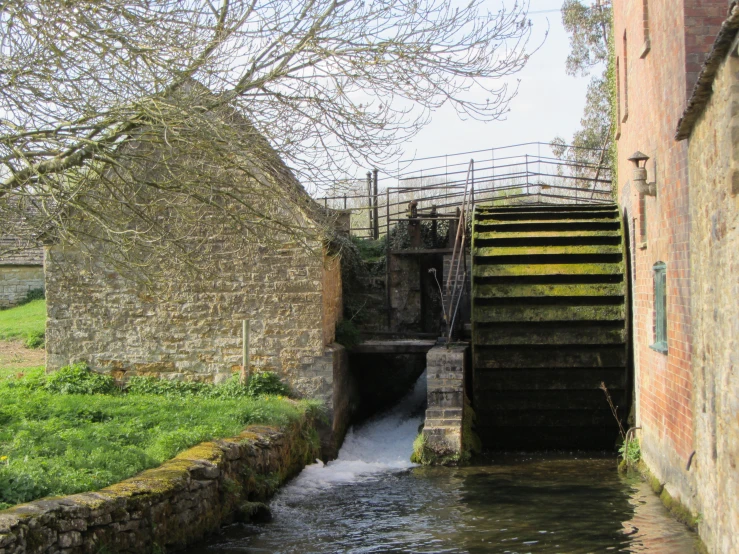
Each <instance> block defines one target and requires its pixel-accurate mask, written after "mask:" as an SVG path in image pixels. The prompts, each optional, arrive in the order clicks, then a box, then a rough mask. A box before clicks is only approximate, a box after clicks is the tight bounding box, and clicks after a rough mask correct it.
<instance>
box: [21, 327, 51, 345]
mask: <svg viewBox="0 0 739 554" xmlns="http://www.w3.org/2000/svg"><path fill="white" fill-rule="evenodd" d="M45 338H46V334H45V333H44V332H39V331H32V332H30V333H28V335H27V336H26V340H25V342H24V343H23V344H25V346H26V348H40V347H42V346H44V343H45Z"/></svg>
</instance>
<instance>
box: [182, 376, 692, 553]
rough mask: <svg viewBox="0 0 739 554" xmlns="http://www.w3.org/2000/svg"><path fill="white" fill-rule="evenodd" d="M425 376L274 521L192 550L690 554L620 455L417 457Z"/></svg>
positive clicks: (296, 483) (349, 442)
mask: <svg viewBox="0 0 739 554" xmlns="http://www.w3.org/2000/svg"><path fill="white" fill-rule="evenodd" d="M424 400H425V375H424V376H422V377H421V379H419V383H417V385H416V388H415V389H414V391H413V392H412V393H411V394H409V396H408V397H407V398H406V399H404V401H403V402H401V403H400V404H399V405H398V406H397V407H396V408H395V409H393V410H392V411H391V412H389V413H387V414H385V415H384V416H382V417H380V418H377V419H375V420H374V421H371V422H368V423H367V424H365V425H363V426H361V427H359V428H357V429H352V430H351V431H350V433H349V434H348V435H347V438H346V441H345V442H344V446H343V447H342V449H341V452H340V453H339V457H338V459H337V460H335V461H333V462H330V463H328V464H326V465H323V464H320V463H318V464H314V465H312V466H309V467H307V468H306V469H305V470H303V472H302V473H301V474H300V475H299V476H298V477H297V478H296V479H295V480H293V481H292V482H291V483H290V484H289V485H287V486H286V487H285V488H284V489H283V490H282V491H280V493H279V494H278V495H277V496H276V497H275V498H274V500H273V501H272V503H271V507H272V511H273V515H274V521H273V522H272V523H267V524H258V525H256V524H253V525H233V526H230V527H228V528H226V529H225V530H224V533H223V534H222V535H220V536H218V537H214V538H212V539H211V540H210V542H209V543H208V544H206V545H202V546H200V547H199V548H197V549H193V550H192V551H191V552H192V553H194V552H203V551H205V552H209V553H214V554H215V553H223V554H225V553H266V552H270V553H273V552H274V553H277V552H279V553H300V554H304V553H324V552H330V553H334V552H358V553H359V552H367V553H369V552H397V553H400V552H408V553H411V552H418V553H431V552H439V553H470V554H476V553H488V552H491V553H493V552H495V553H506V552H507V553H526V552H531V553H534V552H537V553H555V552H562V553H579V552H583V553H585V552H639V553H642V552H644V553H647V552H648V553H666V554H667V553H669V554H683V553H685V554H688V553H691V552H693V540H694V538H693V536H692V534H691V533H689V532H688V531H687V530H686V529H685V528H684V527H683V526H682V525H681V524H679V523H677V522H675V521H673V520H672V519H671V518H670V517H669V515H668V514H667V513H666V511H665V509H664V507H663V506H662V505H661V503H660V502H659V500H658V499H657V498H656V497H655V496H654V495H653V494H652V492H651V491H650V490H648V488H647V487H646V485H644V484H643V483H641V482H640V481H639V480H638V479H631V478H624V477H621V476H619V475H618V474H617V472H616V468H615V465H616V464H615V460H614V458H613V457H604V456H583V455H575V454H573V455H567V456H565V455H558V456H553V455H530V454H527V455H523V454H521V455H504V456H500V457H497V458H494V459H491V460H488V461H487V462H486V463H485V464H484V465H483V464H480V465H475V466H471V467H464V468H423V467H414V466H413V464H411V463H410V462H409V456H410V453H411V449H412V442H413V439H414V437H415V435H416V432H417V428H418V426H419V424H420V423H421V421H422V408H423V402H424Z"/></svg>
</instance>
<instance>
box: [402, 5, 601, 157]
mask: <svg viewBox="0 0 739 554" xmlns="http://www.w3.org/2000/svg"><path fill="white" fill-rule="evenodd" d="M530 2H531V4H530V8H529V19H531V21H532V23H533V37H532V40H531V44H532V45H533V44H539V43H540V42H541V41H542V39H543V38H544V34H545V33H546V30H547V28H548V29H549V36H548V37H547V38H546V41H545V42H544V44H543V46H542V47H541V48H540V49H539V50H538V51H537V52H536V53H535V54H534V55H533V56H532V57H531V59H530V60H529V62H528V63H527V64H526V66H525V67H524V69H523V70H522V71H521V72H519V73H518V74H516V75H514V76H513V77H511V80H512V81H513V82H515V80H516V79H520V85H519V90H518V95H517V96H516V97H515V98H514V99H513V100H512V101H511V103H510V106H509V107H510V112H509V113H508V114H507V115H506V120H505V121H493V122H489V123H482V122H477V121H461V120H460V119H459V117H458V116H457V114H456V112H454V110H453V109H451V108H448V109H446V108H443V109H441V110H438V111H437V112H436V113H434V114H433V119H432V122H431V123H430V124H429V125H428V126H427V127H426V128H424V129H423V130H422V131H421V133H420V134H419V135H417V136H416V137H415V138H414V139H413V140H412V141H410V142H409V144H408V146H407V148H406V151H405V156H404V158H413V157H416V158H418V157H426V156H436V155H441V154H451V153H456V152H465V151H471V150H481V149H485V148H492V147H498V146H506V145H509V144H518V143H523V142H536V141H540V142H549V141H550V140H551V139H552V138H554V137H555V136H557V135H559V136H561V137H563V138H564V139H565V140H569V139H570V138H571V137H572V134H573V133H574V132H575V131H576V130H577V128H578V127H579V124H580V116H581V114H582V109H583V106H584V104H585V93H586V90H587V85H588V82H589V80H590V79H589V77H585V78H576V77H571V76H569V75H567V74H566V73H565V60H566V58H567V54H568V52H569V39H568V37H567V34H566V33H565V30H564V27H563V26H562V18H561V15H560V12H559V9H560V8H561V7H562V2H563V0H530ZM500 3H501V2H500V0H490V8H489V9H490V11H497V9H498V7H499V6H500ZM504 3H505V4H506V5H507V6H512V4H513V0H504Z"/></svg>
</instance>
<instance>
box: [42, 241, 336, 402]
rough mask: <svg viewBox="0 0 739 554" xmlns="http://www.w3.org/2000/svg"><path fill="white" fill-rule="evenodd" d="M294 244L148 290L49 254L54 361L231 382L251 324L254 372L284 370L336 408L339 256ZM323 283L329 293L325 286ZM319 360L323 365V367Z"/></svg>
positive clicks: (65, 254) (258, 250) (59, 251)
mask: <svg viewBox="0 0 739 554" xmlns="http://www.w3.org/2000/svg"><path fill="white" fill-rule="evenodd" d="M312 246H313V247H314V249H313V251H308V250H306V249H305V248H304V247H302V246H298V245H290V244H287V245H285V246H284V247H282V248H280V249H278V250H268V249H267V248H264V247H258V246H254V247H253V251H252V252H250V253H248V254H247V255H244V256H240V257H237V258H235V259H233V261H229V262H220V265H219V267H217V268H216V270H215V271H214V274H215V275H216V276H215V277H210V278H203V279H183V280H180V281H177V282H175V283H173V284H172V286H165V285H164V284H160V285H155V286H153V287H149V288H147V287H145V286H143V285H142V284H141V283H139V282H136V281H135V280H134V279H128V278H126V277H124V276H122V275H121V274H119V273H118V272H116V271H114V270H112V269H110V268H109V267H106V266H105V265H104V264H102V263H101V262H99V261H94V260H93V261H90V260H89V259H84V258H83V257H82V256H81V254H80V253H79V252H77V251H74V250H70V249H67V248H65V247H64V246H60V245H57V246H53V247H51V248H49V249H48V251H47V269H46V291H47V306H48V308H47V310H48V320H47V329H46V348H47V355H48V362H47V367H48V369H50V370H55V369H58V368H59V367H61V366H64V365H66V364H69V363H71V362H77V361H85V362H87V363H88V364H89V365H90V367H91V368H92V369H94V370H97V371H104V372H111V373H112V374H113V375H114V376H115V377H116V378H118V379H127V378H128V377H130V376H132V375H149V376H156V377H161V378H165V379H180V380H201V381H216V382H219V381H222V380H224V379H226V378H228V377H229V376H230V375H231V374H232V372H234V371H237V370H238V369H239V366H240V364H241V359H242V336H241V334H242V332H241V328H242V323H241V322H242V320H243V319H248V320H249V321H250V360H251V368H250V369H251V371H260V370H271V371H276V372H278V373H279V374H280V375H281V376H282V377H283V378H284V379H286V380H287V381H288V382H289V383H290V385H291V386H292V387H293V388H294V389H295V390H296V391H297V392H299V393H300V394H303V395H305V396H317V397H319V398H322V399H323V400H325V401H326V402H327V403H329V405H330V404H331V401H332V395H333V390H332V388H331V386H330V382H329V381H327V380H326V376H327V375H328V376H329V377H330V376H332V375H333V372H332V370H331V371H328V370H327V369H326V368H325V367H324V365H325V364H324V363H323V362H324V361H326V360H329V361H331V360H333V353H332V351H331V350H330V349H328V350H327V348H326V344H330V343H331V341H333V323H334V322H335V319H336V317H337V314H340V312H341V310H340V301H341V297H340V288H341V282H340V277H339V276H338V270H337V269H336V267H335V266H337V265H338V263H337V261H336V260H333V259H332V258H330V257H328V256H327V255H326V254H325V253H323V254H321V252H322V247H321V246H320V244H314V245H312ZM324 287H326V290H325V291H324ZM314 366H315V367H314Z"/></svg>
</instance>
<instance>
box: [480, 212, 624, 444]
mask: <svg viewBox="0 0 739 554" xmlns="http://www.w3.org/2000/svg"><path fill="white" fill-rule="evenodd" d="M623 248H624V246H623V233H622V228H621V220H620V216H619V212H618V209H617V207H616V206H615V205H600V206H579V205H573V206H543V205H536V206H510V207H485V206H479V207H477V209H476V210H475V214H474V222H473V245H472V296H473V299H472V304H473V305H472V345H473V372H474V378H473V383H474V384H473V397H474V409H475V412H476V414H477V430H478V432H479V434H480V437H481V438H482V440H483V443H484V446H485V447H487V448H493V449H507V448H584V449H587V448H593V449H601V448H611V447H613V445H614V443H615V440H616V438H617V435H618V427H617V424H616V421H615V419H614V418H613V416H612V414H611V410H610V408H609V406H608V404H607V402H606V399H605V396H604V394H603V391H602V390H600V388H599V387H600V384H601V382H605V383H606V385H607V386H608V388H609V390H610V393H611V396H612V399H613V402H614V404H616V405H618V406H619V407H620V408H621V409H626V407H627V404H628V402H627V400H628V399H627V397H626V395H627V390H626V389H627V386H626V384H627V371H626V368H627V362H628V360H627V349H626V330H625V317H626V312H625V304H624V296H625V290H626V289H625V281H624V259H623V255H624V254H623V252H624V250H623Z"/></svg>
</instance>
